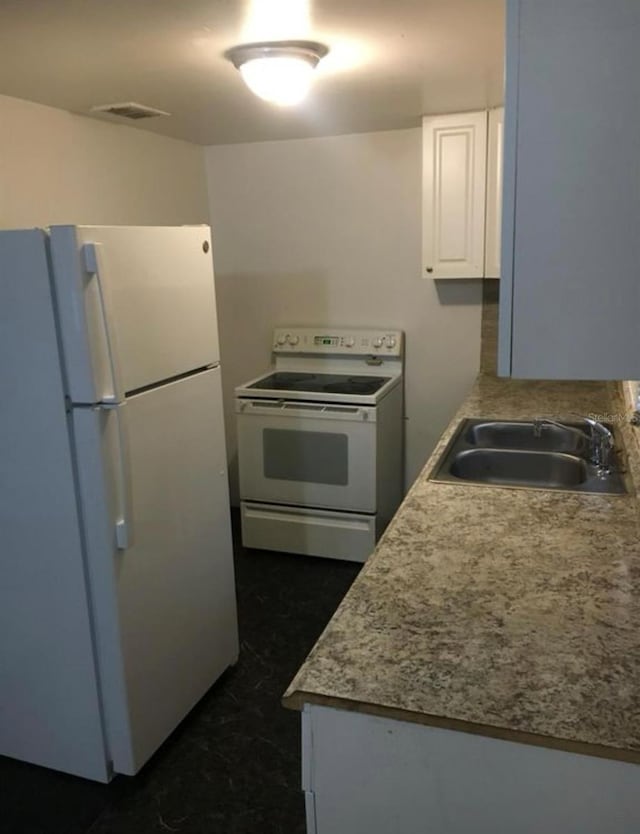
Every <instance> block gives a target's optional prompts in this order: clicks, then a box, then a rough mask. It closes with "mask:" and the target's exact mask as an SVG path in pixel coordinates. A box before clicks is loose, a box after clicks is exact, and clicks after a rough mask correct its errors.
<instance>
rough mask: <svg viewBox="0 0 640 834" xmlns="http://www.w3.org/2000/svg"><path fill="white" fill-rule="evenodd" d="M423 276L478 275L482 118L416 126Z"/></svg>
mask: <svg viewBox="0 0 640 834" xmlns="http://www.w3.org/2000/svg"><path fill="white" fill-rule="evenodd" d="M422 137H423V140H422V141H423V168H422V195H423V196H422V199H423V218H422V221H423V227H422V229H423V241H422V256H423V270H424V272H423V275H424V277H426V278H428V277H431V278H482V277H483V275H484V238H485V187H486V164H487V113H486V111H484V110H483V111H481V112H477V113H460V114H454V115H448V116H425V117H424V119H423V122H422Z"/></svg>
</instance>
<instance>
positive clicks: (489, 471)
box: [431, 420, 626, 493]
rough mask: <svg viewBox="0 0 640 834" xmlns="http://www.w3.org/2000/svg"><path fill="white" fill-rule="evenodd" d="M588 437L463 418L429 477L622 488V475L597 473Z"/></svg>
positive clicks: (521, 423) (504, 483)
mask: <svg viewBox="0 0 640 834" xmlns="http://www.w3.org/2000/svg"><path fill="white" fill-rule="evenodd" d="M587 447H588V443H587V442H586V439H585V438H583V436H582V435H581V433H580V432H579V431H577V430H575V429H573V428H563V427H562V426H555V425H543V426H542V431H541V432H540V436H539V437H537V436H536V434H535V433H534V431H533V422H532V421H516V420H463V421H462V423H461V424H460V426H459V428H458V430H457V431H456V433H455V435H454V436H453V438H452V439H451V441H450V443H449V445H448V446H447V448H446V449H445V451H444V453H443V454H442V456H441V458H440V461H439V462H438V465H437V467H436V469H435V471H434V474H433V475H432V476H431V477H432V479H433V480H437V481H445V482H447V483H463V482H466V483H473V484H482V485H485V486H514V487H528V488H530V489H531V488H533V489H535V488H537V489H558V490H569V491H572V492H595V493H624V492H626V487H625V484H624V480H623V478H622V475H621V473H620V472H618V471H612V472H610V473H608V474H606V475H601V474H600V473H599V472H598V470H597V468H596V467H595V466H593V464H591V463H590V461H589V450H588V448H587Z"/></svg>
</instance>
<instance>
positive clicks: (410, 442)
mask: <svg viewBox="0 0 640 834" xmlns="http://www.w3.org/2000/svg"><path fill="white" fill-rule="evenodd" d="M206 156H207V170H208V184H209V196H210V216H211V224H212V227H213V235H214V260H215V265H216V285H217V294H218V310H219V320H220V338H221V353H222V365H223V381H224V388H225V405H226V417H227V431H228V440H229V442H228V447H229V451H230V463H231V465H232V487H233V489H232V495H234V497H235V498H236V499H237V491H236V486H235V471H234V470H235V457H236V452H235V450H236V440H235V425H234V417H233V410H232V408H233V388H234V386H235V385H237V384H239V383H241V382H243V381H245V380H247V379H249V378H250V377H252V376H255V375H257V374H259V373H260V372H261V371H263V370H264V369H265V368H266V366H267V365H268V363H269V361H270V352H269V345H270V332H271V330H272V328H273V327H274V326H276V325H282V324H285V325H286V324H292V325H293V324H298V325H305V324H319V323H323V324H324V323H328V324H332V325H335V326H338V325H360V326H367V325H372V326H383V327H397V328H402V329H403V330H404V331H405V332H406V339H407V342H406V344H407V348H406V386H405V390H406V413H407V423H406V437H407V454H406V463H407V467H406V470H407V478H406V479H407V483H410V482H411V481H412V480H413V479H414V478H415V476H416V474H417V473H418V471H419V470H420V468H421V466H422V464H423V463H424V461H425V460H426V458H427V456H428V454H429V453H430V451H431V450H432V448H433V446H434V444H435V442H436V440H437V439H438V437H439V435H440V433H441V431H442V429H443V428H444V426H445V424H446V423H447V421H448V420H449V419H450V418H451V416H452V414H453V412H454V411H455V409H456V408H457V406H458V405H459V403H460V401H461V400H462V398H463V396H464V394H465V393H466V391H467V390H468V387H469V385H470V383H471V381H472V380H473V378H474V377H475V374H476V372H477V369H478V364H479V350H480V319H481V294H482V292H481V291H482V282H481V281H448V282H447V281H442V282H439V284H438V285H437V284H436V282H434V281H433V280H424V279H423V278H422V277H421V255H420V252H421V231H420V214H421V207H420V182H421V134H420V130H419V129H412V130H398V131H385V132H379V133H369V134H359V135H352V136H335V137H329V138H322V139H303V140H293V141H279V142H261V143H253V144H244V145H225V146H214V147H209V148H208V149H207V152H206Z"/></svg>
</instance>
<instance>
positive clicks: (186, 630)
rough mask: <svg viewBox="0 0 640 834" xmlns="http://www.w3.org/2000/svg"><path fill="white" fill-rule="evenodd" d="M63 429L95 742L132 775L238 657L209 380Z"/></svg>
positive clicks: (217, 427)
mask: <svg viewBox="0 0 640 834" xmlns="http://www.w3.org/2000/svg"><path fill="white" fill-rule="evenodd" d="M73 422H74V437H75V443H76V450H77V458H78V470H79V482H80V493H81V504H82V507H83V515H84V525H85V539H86V547H87V554H88V565H89V577H90V586H91V590H92V598H93V600H94V606H95V617H96V623H97V639H98V657H99V667H100V671H101V682H102V695H103V703H104V708H105V715H106V727H107V737H108V743H109V749H110V751H111V755H112V758H113V766H114V769H115V771H116V772H118V773H127V774H131V773H135V772H136V771H137V770H138V769H139V768H140V767H141V766H142V765H143V764H144V762H145V761H146V760H147V759H148V758H149V756H151V754H152V753H153V752H154V751H155V750H156V749H157V748H158V746H159V745H160V744H161V743H162V742H163V741H164V739H165V738H166V737H167V736H168V735H169V733H170V732H171V731H172V730H173V729H174V728H175V727H176V725H177V724H178V723H179V722H180V720H181V719H182V718H183V717H184V716H185V715H186V714H187V712H188V711H189V710H190V709H191V707H192V706H193V705H194V704H195V703H196V702H197V701H198V700H199V699H200V698H201V697H202V696H203V695H204V693H205V692H206V691H207V689H208V688H209V687H210V686H211V685H212V684H213V682H214V681H215V680H216V679H217V678H218V677H219V675H220V674H221V673H222V672H223V671H224V669H225V668H226V667H227V666H229V665H230V664H232V663H234V662H235V660H236V658H237V654H238V635H237V620H236V602H235V587H234V575H233V561H232V545H231V529H230V521H229V498H228V487H227V469H226V458H225V446H224V430H223V416H222V394H221V386H220V370H219V368H214V369H211V370H208V371H203V372H202V373H199V374H196V375H194V376H191V377H187V378H185V379H181V380H177V381H174V382H171V383H169V384H167V385H164V386H161V387H158V388H154V389H152V390H149V391H145V392H142V393H140V394H137V395H135V396H133V397H131V398H130V399H128V400H127V402H126V404H125V405H121V406H116V407H113V408H105V407H101V408H100V407H95V408H75V409H74V410H73ZM123 438H124V440H125V442H124V443H123V442H122V441H123ZM126 457H128V460H126V461H124V464H123V459H124V458H126ZM127 483H128V487H129V489H130V498H129V500H127V495H126V492H127V489H126V485H127ZM123 519H124V520H125V521H126V526H127V536H126V537H125V538H126V541H122V540H121V541H118V534H117V529H118V524H121V523H122V521H123ZM123 545H124V546H123Z"/></svg>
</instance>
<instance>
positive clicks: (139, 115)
mask: <svg viewBox="0 0 640 834" xmlns="http://www.w3.org/2000/svg"><path fill="white" fill-rule="evenodd" d="M91 112H92V113H110V114H111V115H113V116H122V118H123V119H134V120H138V119H152V118H153V117H154V116H170V115H171V113H167V112H166V111H165V110H158V109H157V108H155V107H147V106H146V105H145V104H138V103H137V102H135V101H125V102H121V103H119V104H97V105H96V106H95V107H92V108H91Z"/></svg>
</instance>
